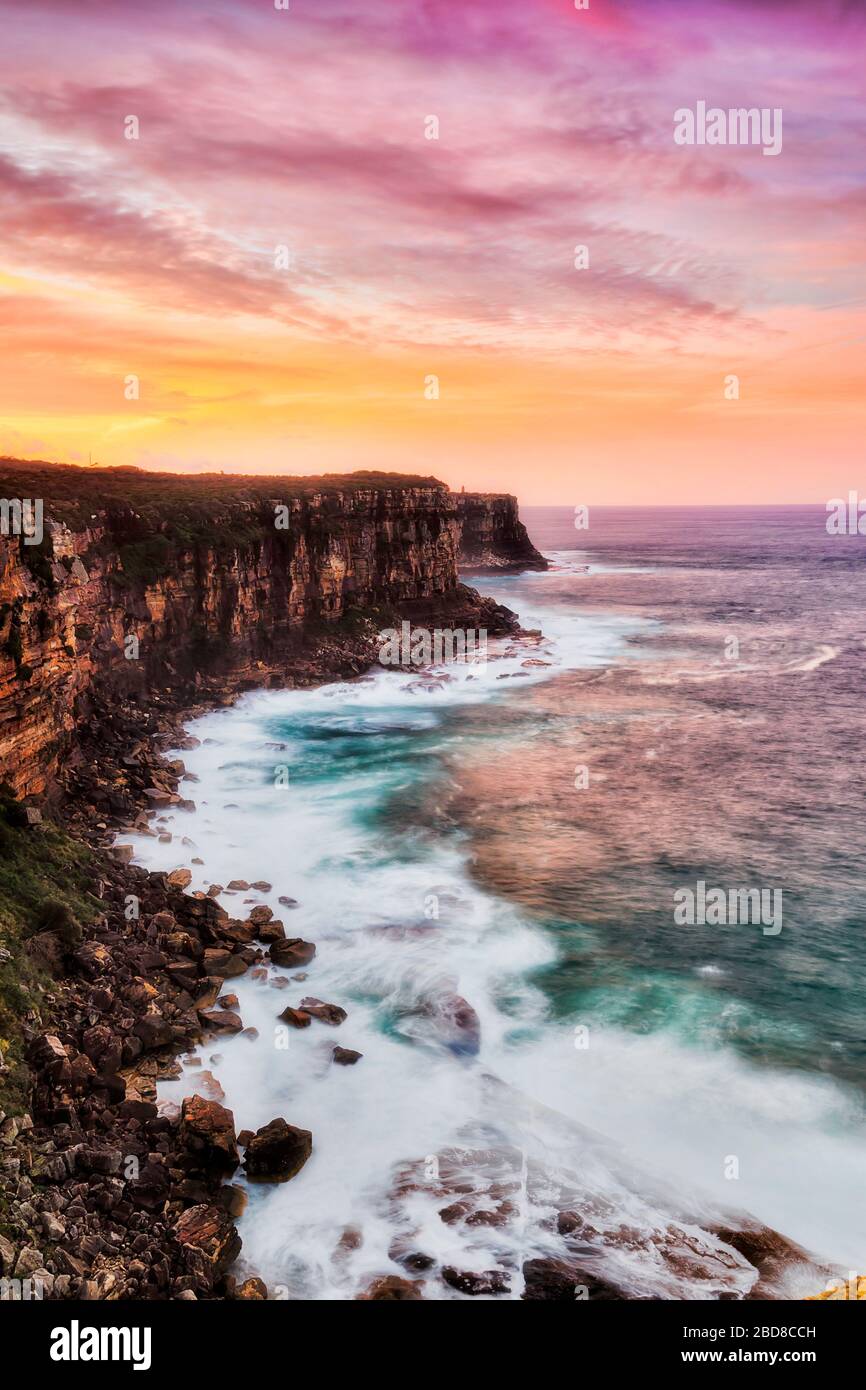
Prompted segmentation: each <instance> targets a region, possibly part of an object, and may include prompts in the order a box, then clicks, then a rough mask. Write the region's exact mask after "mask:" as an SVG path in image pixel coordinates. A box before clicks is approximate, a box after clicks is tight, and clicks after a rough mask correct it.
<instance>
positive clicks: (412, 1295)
mask: <svg viewBox="0 0 866 1390" xmlns="http://www.w3.org/2000/svg"><path fill="white" fill-rule="evenodd" d="M419 1299H423V1294H422V1293H421V1286H420V1282H419V1281H418V1280H415V1279H401V1277H400V1275H399V1274H382V1275H380V1276H379V1278H378V1279H374V1280H373V1282H372V1284H369V1285H368V1286H367V1290H366V1292H365V1293H359V1294H358V1298H357V1302H359V1303H412V1302H416V1301H418V1300H419Z"/></svg>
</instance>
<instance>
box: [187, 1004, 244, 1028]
mask: <svg viewBox="0 0 866 1390" xmlns="http://www.w3.org/2000/svg"><path fill="white" fill-rule="evenodd" d="M198 1016H199V1019H200V1021H201V1023H202V1024H203V1025H204V1027H205V1028H213V1029H214V1030H215V1031H216V1032H217V1033H240V1032H241V1031H242V1029H243V1026H244V1025H243V1022H242V1020H241V1019H240V1017H239V1016H238V1015H237V1014H236V1013H233V1012H232V1010H231V1009H199V1011H198Z"/></svg>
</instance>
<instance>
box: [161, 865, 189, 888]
mask: <svg viewBox="0 0 866 1390" xmlns="http://www.w3.org/2000/svg"><path fill="white" fill-rule="evenodd" d="M166 883H168V885H169V887H170V888H188V887H189V885H190V884H191V883H192V870H191V869H172V871H171V873H170V874H169V875H168V877H167V878H166Z"/></svg>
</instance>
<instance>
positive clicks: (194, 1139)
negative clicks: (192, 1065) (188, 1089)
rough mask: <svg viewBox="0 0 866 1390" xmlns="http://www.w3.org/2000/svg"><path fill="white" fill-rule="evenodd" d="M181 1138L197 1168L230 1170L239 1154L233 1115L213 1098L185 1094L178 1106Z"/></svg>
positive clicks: (233, 1167) (231, 1171) (235, 1165)
mask: <svg viewBox="0 0 866 1390" xmlns="http://www.w3.org/2000/svg"><path fill="white" fill-rule="evenodd" d="M180 1140H181V1143H182V1144H183V1146H184V1147H185V1148H186V1149H187V1150H188V1151H189V1153H190V1154H191V1155H192V1156H193V1158H194V1159H195V1161H196V1164H197V1166H198V1167H200V1168H204V1169H211V1170H215V1171H218V1172H225V1173H233V1172H234V1170H235V1168H237V1166H238V1162H239V1154H238V1146H237V1141H236V1139H235V1118H234V1115H233V1114H232V1112H231V1111H230V1110H226V1109H225V1107H224V1106H222V1105H220V1104H219V1103H218V1101H215V1100H204V1099H203V1098H202V1097H201V1096H188V1097H187V1099H186V1100H184V1102H183V1104H182V1106H181V1118H180Z"/></svg>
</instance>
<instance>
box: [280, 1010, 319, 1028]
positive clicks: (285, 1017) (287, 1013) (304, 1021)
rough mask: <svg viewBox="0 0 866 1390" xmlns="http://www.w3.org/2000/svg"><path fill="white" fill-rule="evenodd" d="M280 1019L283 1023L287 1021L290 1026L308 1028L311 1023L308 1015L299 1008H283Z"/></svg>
mask: <svg viewBox="0 0 866 1390" xmlns="http://www.w3.org/2000/svg"><path fill="white" fill-rule="evenodd" d="M280 1020H281V1021H282V1022H283V1023H288V1025H289V1027H290V1028H309V1026H310V1024H311V1023H312V1019H311V1018H310V1015H309V1014H307V1013H304V1012H303V1011H302V1010H301V1009H283V1012H282V1013H281V1014H280Z"/></svg>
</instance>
